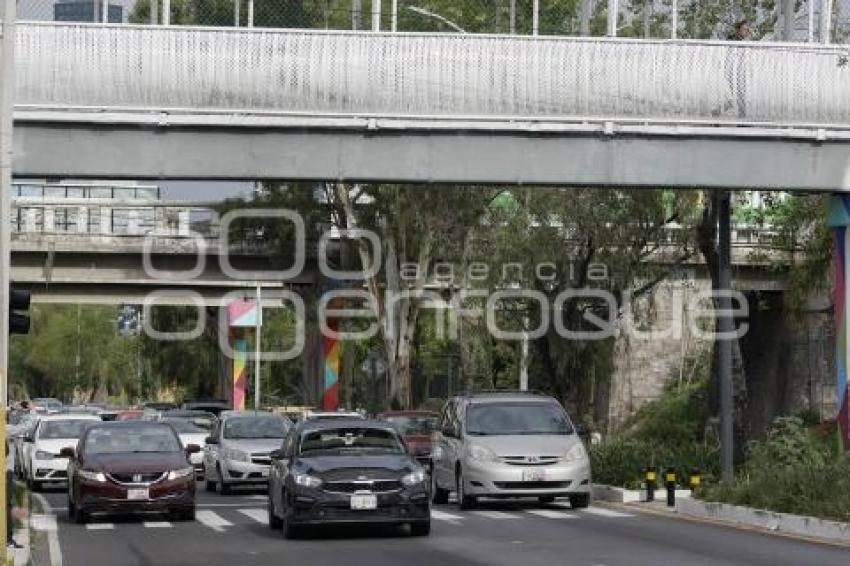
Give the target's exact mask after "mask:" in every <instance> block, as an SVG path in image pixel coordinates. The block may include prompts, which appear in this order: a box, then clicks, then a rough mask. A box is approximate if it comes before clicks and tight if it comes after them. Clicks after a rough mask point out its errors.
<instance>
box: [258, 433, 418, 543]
mask: <svg viewBox="0 0 850 566" xmlns="http://www.w3.org/2000/svg"><path fill="white" fill-rule="evenodd" d="M270 456H271V458H272V466H271V472H270V474H269V526H270V527H271V528H273V529H281V528H282V529H283V533H284V536H285V537H286V538H293V537H295V536H297V533H298V531H299V529H300V527H302V526H305V525H324V524H350V523H369V524H408V525H410V531H411V534H413V535H414V536H426V535H428V534H429V533H430V532H431V503H430V497H429V495H430V492H429V482H428V475H427V473H426V472H425V470H424V469H423V468H422V467H421V466H420V465H419V464H418V463H417V462H416V460H415V459H414V458H413V457H411V456H410V454H408V451H407V448H406V447H405V444H404V441H403V440H402V439H401V437H400V436H399V434H398V432H397V431H396V429H395V428H394V427H393V426H392V425H390V424H389V423H385V422H378V421H367V420H357V419H352V420H336V421H306V422H302V423H299V424H298V425H297V426H296V427H294V428H293V429H292V430H291V431H290V432H289V435H288V436H287V437H286V439H285V440H284V442H283V447H282V448H281V449H280V450H275V451H274V452H272V453H271V454H270Z"/></svg>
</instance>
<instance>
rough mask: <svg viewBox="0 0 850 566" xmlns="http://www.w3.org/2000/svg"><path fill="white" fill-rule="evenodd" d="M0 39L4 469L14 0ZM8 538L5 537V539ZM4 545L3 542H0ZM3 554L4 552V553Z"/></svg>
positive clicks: (1, 452)
mask: <svg viewBox="0 0 850 566" xmlns="http://www.w3.org/2000/svg"><path fill="white" fill-rule="evenodd" d="M2 2H3V12H2V18H3V20H2V24H0V25H2V27H0V33H2V39H0V42H2V43H0V437H2V439H3V444H4V448H0V470H2V472H3V473H4V475H5V472H6V450H5V446H6V406H7V405H8V402H9V401H8V399H9V375H8V369H9V325H8V322H7V321H8V320H9V276H10V271H11V257H12V254H11V240H12V236H11V233H10V232H11V225H10V223H9V219H10V216H11V212H12V110H13V103H12V97H13V95H14V91H15V8H16V0H2ZM8 497H11V494H9V493H6V478H5V477H3V480H2V481H0V533H2V534H3V535H2V536H3V537H5V536H6V519H7V517H6V501H7V498H8ZM7 542H8V541H7ZM3 546H4V547H5V546H6V545H5V544H4V545H3ZM4 558H5V556H4Z"/></svg>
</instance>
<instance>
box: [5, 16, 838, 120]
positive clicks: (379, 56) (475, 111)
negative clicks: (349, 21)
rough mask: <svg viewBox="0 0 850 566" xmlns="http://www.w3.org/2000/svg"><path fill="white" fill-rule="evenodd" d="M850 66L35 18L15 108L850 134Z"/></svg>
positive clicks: (22, 43) (805, 54) (532, 40)
mask: <svg viewBox="0 0 850 566" xmlns="http://www.w3.org/2000/svg"><path fill="white" fill-rule="evenodd" d="M848 60H850V54H848V50H847V48H846V47H842V46H815V45H811V44H776V43H730V42H692V41H645V40H631V39H607V38H564V37H558V38H553V37H528V36H492V35H454V34H392V33H382V34H373V33H360V32H341V31H331V32H323V31H314V30H270V29H244V28H241V29H233V28H230V29H228V28H187V27H153V26H130V25H105V24H101V25H92V24H46V23H34V22H28V23H22V24H20V25H19V26H18V35H17V85H16V102H17V104H18V107H19V109H33V108H37V109H49V108H52V109H57V108H58V109H67V108H70V107H75V108H86V109H116V110H127V109H134V110H143V111H169V110H172V111H174V110H183V111H186V112H198V111H210V112H222V113H224V114H225V115H228V114H229V115H233V114H238V113H240V112H260V113H263V112H267V113H284V114H294V115H301V116H304V115H307V116H318V115H329V116H337V117H339V116H342V117H350V116H358V117H363V116H383V117H419V118H429V117H430V118H433V119H453V118H464V119H473V120H474V119H484V120H490V119H497V120H503V121H505V122H510V121H517V120H531V121H577V122H583V121H600V120H611V121H631V122H635V123H638V124H641V123H683V122H684V123H693V122H696V123H701V124H704V123H720V124H724V123H727V124H732V125H739V124H760V125H767V126H770V127H795V126H805V127H816V128H828V129H850V96H848V93H850V63H848ZM225 118H226V116H225V117H222V118H221V119H222V120H223V121H224V120H225Z"/></svg>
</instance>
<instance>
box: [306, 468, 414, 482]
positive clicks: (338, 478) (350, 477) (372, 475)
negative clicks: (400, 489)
mask: <svg viewBox="0 0 850 566" xmlns="http://www.w3.org/2000/svg"><path fill="white" fill-rule="evenodd" d="M398 476H399V473H398V472H397V471H394V470H389V469H387V468H338V469H335V470H328V471H327V472H324V473H323V474H321V476H320V477H321V478H322V481H324V482H325V483H330V482H352V481H366V480H372V481H375V480H386V479H394V478H397V477H398Z"/></svg>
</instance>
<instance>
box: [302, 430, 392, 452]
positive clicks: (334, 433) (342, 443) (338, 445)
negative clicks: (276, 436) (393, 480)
mask: <svg viewBox="0 0 850 566" xmlns="http://www.w3.org/2000/svg"><path fill="white" fill-rule="evenodd" d="M404 452H405V449H404V444H402V442H401V439H400V438H399V437H398V435H397V434H396V433H395V432H394V431H392V430H388V429H381V428H368V427H344V428H328V429H321V430H314V431H309V432H306V433H305V434H303V435H302V436H301V447H300V453H301V454H319V453H324V454H331V455H333V454H340V455H342V454H351V453H355V454H356V453H370V454H372V453H381V454H403V453H404Z"/></svg>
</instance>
